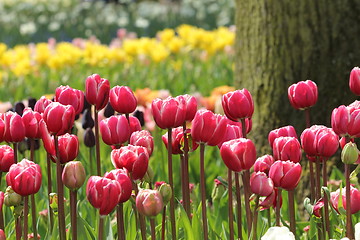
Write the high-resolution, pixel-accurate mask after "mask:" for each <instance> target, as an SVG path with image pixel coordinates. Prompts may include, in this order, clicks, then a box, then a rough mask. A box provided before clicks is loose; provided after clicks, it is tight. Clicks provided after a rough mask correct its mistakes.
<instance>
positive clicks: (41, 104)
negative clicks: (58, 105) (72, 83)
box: [34, 96, 52, 113]
mask: <svg viewBox="0 0 360 240" xmlns="http://www.w3.org/2000/svg"><path fill="white" fill-rule="evenodd" d="M50 103H52V101H51V100H50V99H47V98H46V97H45V96H42V97H41V98H40V99H39V100H37V102H36V104H35V107H34V111H36V112H38V113H44V112H45V108H46V107H47V106H48V105H49V104H50Z"/></svg>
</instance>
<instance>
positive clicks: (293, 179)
mask: <svg viewBox="0 0 360 240" xmlns="http://www.w3.org/2000/svg"><path fill="white" fill-rule="evenodd" d="M301 172H302V169H301V166H300V164H299V163H294V162H292V161H276V162H274V164H273V165H271V167H270V171H269V177H270V178H271V179H272V180H273V182H274V186H275V187H281V188H283V189H285V190H287V191H290V190H293V189H295V187H296V186H297V185H298V183H299V181H300V177H301Z"/></svg>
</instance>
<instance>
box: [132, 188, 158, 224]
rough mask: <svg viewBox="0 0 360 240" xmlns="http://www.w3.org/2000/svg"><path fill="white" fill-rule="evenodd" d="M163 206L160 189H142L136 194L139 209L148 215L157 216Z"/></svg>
mask: <svg viewBox="0 0 360 240" xmlns="http://www.w3.org/2000/svg"><path fill="white" fill-rule="evenodd" d="M163 207H164V203H163V199H162V196H161V194H160V192H159V191H158V190H152V189H142V190H140V191H139V193H138V195H137V196H136V208H137V210H138V211H139V213H141V214H143V215H145V216H147V217H155V216H156V215H158V214H159V213H160V212H161V210H162V209H163Z"/></svg>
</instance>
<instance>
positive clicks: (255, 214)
mask: <svg viewBox="0 0 360 240" xmlns="http://www.w3.org/2000/svg"><path fill="white" fill-rule="evenodd" d="M259 199H260V196H259V195H256V198H255V208H254V219H253V227H252V230H251V235H252V239H253V240H256V239H257V220H258V213H259V211H258V207H259Z"/></svg>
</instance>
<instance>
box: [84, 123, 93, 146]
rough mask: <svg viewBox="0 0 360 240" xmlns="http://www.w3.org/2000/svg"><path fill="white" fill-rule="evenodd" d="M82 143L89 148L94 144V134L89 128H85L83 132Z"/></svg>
mask: <svg viewBox="0 0 360 240" xmlns="http://www.w3.org/2000/svg"><path fill="white" fill-rule="evenodd" d="M84 144H85V146H87V147H89V148H90V147H93V146H95V134H94V132H93V130H92V129H91V128H87V129H86V130H85V132H84Z"/></svg>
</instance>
